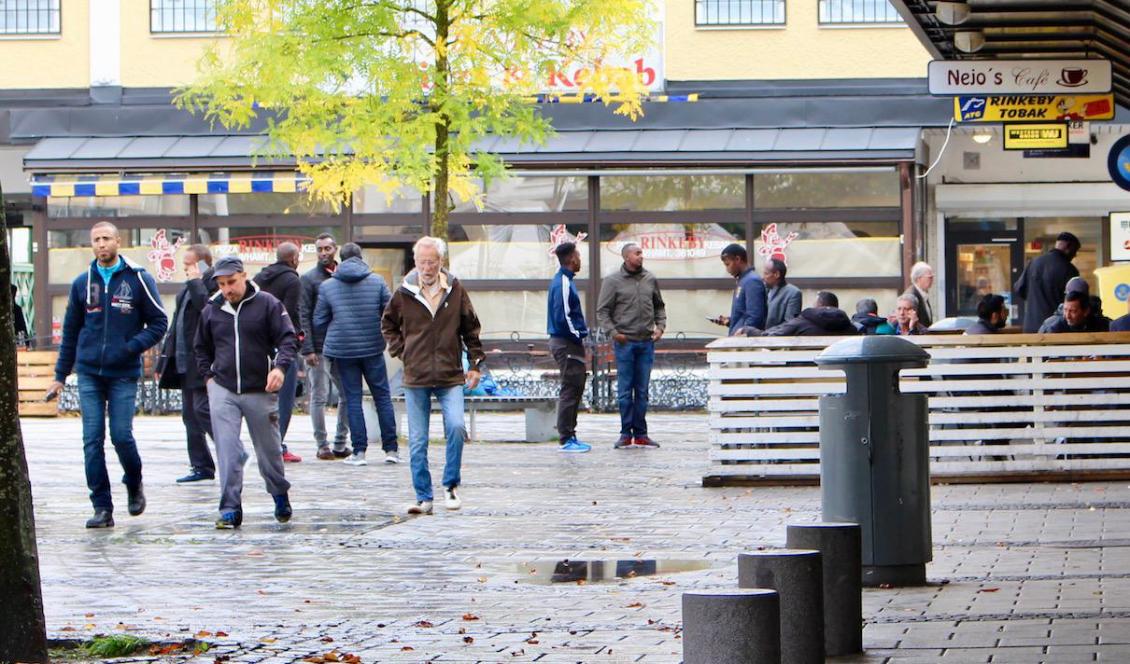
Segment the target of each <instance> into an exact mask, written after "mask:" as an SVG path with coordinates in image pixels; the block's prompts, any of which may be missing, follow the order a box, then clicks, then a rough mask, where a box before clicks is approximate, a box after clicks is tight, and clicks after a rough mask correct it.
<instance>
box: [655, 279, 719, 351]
mask: <svg viewBox="0 0 1130 664" xmlns="http://www.w3.org/2000/svg"><path fill="white" fill-rule="evenodd" d="M718 270H719V272H721V276H723V277H725V276H726V272H725V271H724V270H723V269H722V263H721V262H719V263H718ZM659 287H660V288H661V289H662V291H663V303H664V304H665V305H667V330H666V332H665V334H664V336H665V338H667V339H673V338H675V336H676V335H679V334H683V335H686V336H688V337H724V336H726V332H727V330H726V328H724V327H722V326H721V325H715V324H714V323H711V322H710V321H709V320H707V319H708V318H714V317H715V316H719V315H726V316H729V315H730V304H731V303H732V301H733V297H734V291H733V290H731V289H726V290H703V289H698V290H673V289H668V288H663V282H662V281H660V282H659Z"/></svg>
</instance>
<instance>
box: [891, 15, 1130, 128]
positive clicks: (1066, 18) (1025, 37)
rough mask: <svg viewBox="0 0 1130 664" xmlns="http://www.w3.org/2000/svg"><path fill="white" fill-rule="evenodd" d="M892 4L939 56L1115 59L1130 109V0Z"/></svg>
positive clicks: (1117, 91)
mask: <svg viewBox="0 0 1130 664" xmlns="http://www.w3.org/2000/svg"><path fill="white" fill-rule="evenodd" d="M891 4H892V5H894V7H895V8H896V9H897V10H898V11H899V13H900V14H902V16H903V18H904V19H905V20H906V21H907V23H908V24H909V25H910V28H911V30H913V31H914V32H915V34H916V35H917V36H918V39H919V40H920V41H921V42H922V44H923V45H924V46H925V47H926V49H927V50H928V51H929V52H930V54H931V55H932V56H934V58H935V59H937V60H963V59H976V60H986V59H988V60H1022V59H1034V58H1048V59H1071V58H1103V59H1106V60H1110V61H1111V64H1112V68H1113V73H1114V96H1115V99H1116V100H1117V101H1118V103H1119V105H1121V106H1123V107H1125V108H1130V5H1128V4H1127V3H1126V1H1125V0H968V2H961V1H960V0H959V1H957V2H945V3H941V2H935V1H934V0H891ZM942 17H946V18H947V20H948V22H947V21H943V20H942ZM955 17H960V18H955ZM959 35H960V37H959ZM955 41H956V43H955ZM958 44H962V45H963V46H964V47H965V49H966V50H962V48H959V46H958Z"/></svg>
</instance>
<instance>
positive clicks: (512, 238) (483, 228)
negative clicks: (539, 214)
mask: <svg viewBox="0 0 1130 664" xmlns="http://www.w3.org/2000/svg"><path fill="white" fill-rule="evenodd" d="M555 230H556V231H557V233H556V234H555ZM561 230H562V228H561V227H560V226H551V225H548V224H542V225H525V224H523V225H521V226H509V225H507V226H488V225H480V224H453V225H452V226H451V227H450V230H449V237H450V242H449V243H448V254H449V256H450V261H451V271H452V272H454V273H455V274H456V275H457V276H458V277H459V278H461V279H549V278H550V277H552V276H553V275H554V274H555V273H556V272H557V268H558V267H559V266H558V264H557V257H556V256H555V255H554V254H553V251H552V249H553V247H554V246H556V241H557V239H558V237H557V235H558V234H560V233H561ZM564 231H565V233H566V234H567V236H568V237H563V238H562V239H563V240H566V239H568V240H569V241H572V240H571V238H575V237H576V236H577V234H578V233H584V232H585V226H583V225H581V226H567V227H564ZM580 250H581V261H582V265H581V273H580V275H579V276H580V277H581V278H585V277H587V276H588V274H589V271H588V243H587V242H584V241H582V242H581V243H580Z"/></svg>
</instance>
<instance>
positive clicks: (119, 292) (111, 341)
mask: <svg viewBox="0 0 1130 664" xmlns="http://www.w3.org/2000/svg"><path fill="white" fill-rule="evenodd" d="M120 261H121V263H120V264H119V266H118V269H117V270H115V271H114V273H113V275H111V276H110V284H109V286H108V287H107V286H106V284H104V283H103V281H102V276H101V275H100V274H99V273H98V268H97V261H91V263H90V267H88V268H87V270H86V272H84V273H82V274H80V275H79V276H78V277H76V278H75V280H74V282H73V283H71V294H70V299H69V300H68V301H67V313H66V315H65V317H64V318H63V342H62V344H61V345H60V346H59V359H58V361H56V363H55V380H57V381H59V382H63V381H64V380H66V378H67V376H68V375H70V373H71V371H72V370H73V371H75V372H76V373H80V374H89V375H94V376H103V377H105V378H137V377H139V376H141V354H142V353H143V352H145V351H146V350H147V349H149V348H151V347H153V346H155V345H157V343H158V342H159V341H161V338H162V337H163V336H165V330H167V329H168V327H169V319H168V316H166V314H165V308H164V307H163V306H161V299H160V296H159V295H158V293H157V282H156V281H154V280H153V277H152V276H150V274H149V273H148V272H146V271H145V268H143V267H141V266H140V265H138V264H136V263H134V262H133V261H131V260H129V259H128V258H126V257H125V256H121V257H120Z"/></svg>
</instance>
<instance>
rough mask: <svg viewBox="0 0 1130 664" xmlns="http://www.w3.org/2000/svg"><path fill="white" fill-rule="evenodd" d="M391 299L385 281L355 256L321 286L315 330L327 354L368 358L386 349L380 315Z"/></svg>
mask: <svg viewBox="0 0 1130 664" xmlns="http://www.w3.org/2000/svg"><path fill="white" fill-rule="evenodd" d="M391 299H392V292H391V291H390V290H389V289H388V285H387V284H386V283H385V280H384V279H383V278H382V277H381V276H380V275H379V274H373V271H372V270H371V269H370V268H369V266H368V265H366V264H365V261H363V260H361V259H360V258H358V257H356V256H354V257H353V258H350V259H348V260H345V261H343V262H342V263H341V265H339V266H338V267H337V271H335V272H334V273H333V277H331V278H329V279H326V280H325V281H323V282H322V284H321V285H320V286H319V287H318V303H317V304H316V305H314V319H313V321H314V330H315V333H316V334H318V335H319V336H321V335H325V340H326V341H325V344H324V345H323V347H322V353H323V354H325V355H326V356H327V357H369V356H372V355H380V354H381V353H383V352H384V350H385V338H384V335H383V334H381V316H383V315H384V313H385V308H387V307H388V302H389V300H391Z"/></svg>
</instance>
